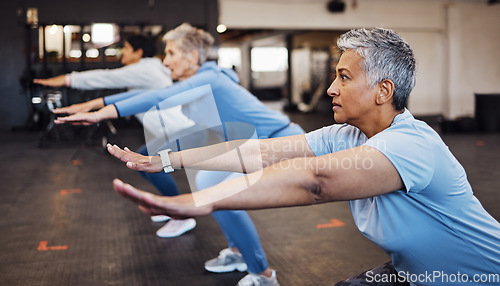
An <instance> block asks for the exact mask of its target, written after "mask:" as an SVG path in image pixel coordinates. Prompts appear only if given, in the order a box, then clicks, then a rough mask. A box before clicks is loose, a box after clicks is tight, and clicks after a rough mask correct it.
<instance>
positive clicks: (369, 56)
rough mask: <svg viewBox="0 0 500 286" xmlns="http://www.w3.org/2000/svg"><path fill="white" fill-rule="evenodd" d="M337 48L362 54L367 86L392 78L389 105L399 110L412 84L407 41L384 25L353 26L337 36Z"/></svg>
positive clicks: (413, 73) (413, 70) (412, 64)
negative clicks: (354, 27)
mask: <svg viewBox="0 0 500 286" xmlns="http://www.w3.org/2000/svg"><path fill="white" fill-rule="evenodd" d="M337 46H338V47H339V49H340V52H341V53H343V52H345V51H346V50H354V51H356V52H357V53H358V54H359V55H360V56H361V57H362V58H363V61H362V64H361V67H362V68H363V70H364V71H365V73H366V75H367V77H368V81H369V85H370V87H373V86H375V84H377V83H380V82H381V81H383V80H384V79H390V80H392V82H394V95H393V98H394V100H393V102H392V105H393V106H394V109H395V110H398V111H399V110H402V109H404V108H405V107H406V105H407V103H408V97H409V96H410V93H411V91H412V89H413V87H414V86H415V80H416V79H415V78H416V61H415V57H414V55H413V51H412V49H411V47H410V45H409V44H408V43H407V42H406V41H405V40H403V38H401V37H400V36H399V35H398V34H397V33H396V32H394V31H392V30H389V29H384V28H375V29H370V30H367V29H353V30H351V31H349V32H347V33H345V34H343V35H341V36H340V38H339V39H338V40H337Z"/></svg>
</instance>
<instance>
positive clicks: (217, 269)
mask: <svg viewBox="0 0 500 286" xmlns="http://www.w3.org/2000/svg"><path fill="white" fill-rule="evenodd" d="M247 268H248V267H247V264H246V263H235V264H230V265H224V266H206V265H205V269H206V270H207V271H209V272H214V273H225V272H233V271H235V270H238V271H239V272H245V271H247Z"/></svg>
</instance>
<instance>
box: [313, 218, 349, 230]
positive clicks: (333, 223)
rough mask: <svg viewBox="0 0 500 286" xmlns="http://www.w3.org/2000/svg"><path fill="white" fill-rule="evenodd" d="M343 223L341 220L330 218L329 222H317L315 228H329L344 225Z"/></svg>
mask: <svg viewBox="0 0 500 286" xmlns="http://www.w3.org/2000/svg"><path fill="white" fill-rule="evenodd" d="M344 225H345V223H343V222H342V221H340V220H338V219H335V218H332V219H330V223H324V224H317V225H316V228H330V227H341V226H344Z"/></svg>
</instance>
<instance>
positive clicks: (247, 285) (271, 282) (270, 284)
mask: <svg viewBox="0 0 500 286" xmlns="http://www.w3.org/2000/svg"><path fill="white" fill-rule="evenodd" d="M279 285H280V284H279V283H278V279H277V278H276V271H275V270H273V274H272V275H271V277H269V278H268V277H266V276H262V275H259V274H254V273H250V274H248V275H247V276H245V277H243V278H242V279H241V280H240V281H239V282H238V284H237V285H236V286H279Z"/></svg>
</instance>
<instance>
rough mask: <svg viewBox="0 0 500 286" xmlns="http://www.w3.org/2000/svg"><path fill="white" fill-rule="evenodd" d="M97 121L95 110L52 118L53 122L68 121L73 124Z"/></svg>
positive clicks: (87, 123)
mask: <svg viewBox="0 0 500 286" xmlns="http://www.w3.org/2000/svg"><path fill="white" fill-rule="evenodd" d="M98 122H99V117H98V116H97V113H96V112H83V113H75V114H73V115H70V116H65V117H57V118H56V119H55V120H54V123H55V124H62V123H70V124H73V125H92V124H96V123H98Z"/></svg>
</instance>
